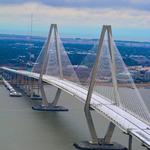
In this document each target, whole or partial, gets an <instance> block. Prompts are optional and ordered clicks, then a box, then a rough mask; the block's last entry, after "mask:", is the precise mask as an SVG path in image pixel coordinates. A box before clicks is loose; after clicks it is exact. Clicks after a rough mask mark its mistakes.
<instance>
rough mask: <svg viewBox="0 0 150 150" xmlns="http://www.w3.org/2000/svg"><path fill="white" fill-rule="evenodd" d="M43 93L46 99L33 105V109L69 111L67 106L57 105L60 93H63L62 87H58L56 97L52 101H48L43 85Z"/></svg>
mask: <svg viewBox="0 0 150 150" xmlns="http://www.w3.org/2000/svg"><path fill="white" fill-rule="evenodd" d="M41 94H42V98H43V99H44V100H45V101H43V100H42V104H40V105H36V106H33V107H32V109H33V110H38V111H68V109H67V108H65V107H63V106H58V105H57V103H58V100H59V97H60V94H61V89H59V88H58V89H57V92H56V95H55V98H54V100H53V102H52V103H48V101H47V98H46V95H45V91H44V87H42V90H41ZM44 97H45V98H44Z"/></svg>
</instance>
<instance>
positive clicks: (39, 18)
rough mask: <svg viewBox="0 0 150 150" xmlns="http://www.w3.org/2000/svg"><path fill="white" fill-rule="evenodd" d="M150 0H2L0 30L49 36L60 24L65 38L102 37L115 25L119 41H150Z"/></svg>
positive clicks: (1, 31) (7, 32) (114, 33)
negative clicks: (52, 27)
mask: <svg viewBox="0 0 150 150" xmlns="http://www.w3.org/2000/svg"><path fill="white" fill-rule="evenodd" d="M149 14H150V0H0V33H2V34H5V33H6V34H21V35H24V34H25V35H30V34H31V33H30V30H31V15H32V16H33V21H32V22H33V28H32V29H33V31H32V34H33V35H38V36H47V34H48V31H49V27H50V24H51V23H57V24H58V27H59V32H60V35H61V37H76V38H77V37H81V38H99V35H100V31H101V28H102V25H104V24H109V25H111V26H112V30H113V36H114V38H115V39H117V40H134V41H150V15H149Z"/></svg>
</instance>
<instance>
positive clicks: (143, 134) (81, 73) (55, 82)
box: [1, 24, 150, 150]
mask: <svg viewBox="0 0 150 150" xmlns="http://www.w3.org/2000/svg"><path fill="white" fill-rule="evenodd" d="M93 52H94V55H91V56H87V57H85V59H84V61H83V62H82V64H81V66H86V70H85V69H84V68H83V67H80V66H79V67H78V68H76V69H75V68H74V66H73V65H72V64H71V62H70V59H69V57H68V54H67V52H66V51H65V48H64V46H63V44H62V42H61V38H60V37H59V34H58V29H57V25H56V24H52V25H51V28H50V31H49V34H48V38H47V40H46V41H45V43H44V46H43V48H42V50H41V52H40V55H39V57H38V58H37V61H36V63H35V65H34V67H33V69H32V71H31V72H29V71H25V70H14V69H10V68H6V67H2V68H1V69H2V70H3V77H4V78H6V79H7V80H11V82H12V83H15V84H16V85H17V86H19V87H20V88H22V89H24V90H25V91H26V93H27V95H29V96H31V97H32V98H33V97H34V96H37V95H36V94H35V92H34V90H35V86H37V88H38V91H39V92H40V94H41V97H42V104H41V105H38V106H33V109H34V110H40V111H67V109H66V108H65V107H63V106H58V101H59V97H60V96H61V91H65V92H67V93H69V94H70V95H72V96H74V97H76V98H77V99H78V100H80V101H82V102H83V103H84V104H85V107H84V111H85V116H86V120H87V124H88V127H89V131H90V134H91V141H90V142H84V143H79V144H76V147H78V148H82V149H85V148H86V149H87V148H89V149H90V148H91V147H93V146H94V148H95V149H100V148H104V147H105V149H113V148H114V149H123V148H120V147H118V146H117V145H115V144H111V138H112V135H113V131H114V129H115V126H117V127H119V128H120V129H121V130H122V131H123V132H125V133H126V134H128V135H129V146H128V149H129V150H131V149H132V137H135V138H137V139H138V140H140V141H141V143H142V144H143V145H144V146H145V147H146V148H147V149H149V148H150V113H149V110H148V108H147V107H146V105H145V103H144V101H143V99H142V97H141V95H140V93H139V91H138V89H137V88H136V86H135V84H134V82H133V79H132V77H131V75H130V73H129V71H128V69H127V67H126V66H125V64H124V62H123V59H122V57H121V55H120V53H119V51H118V49H117V47H116V45H115V42H114V40H113V37H112V31H111V26H108V25H104V26H103V28H102V32H101V35H100V39H99V42H96V43H95V45H94V46H93ZM45 83H47V84H49V85H52V86H55V87H57V88H58V90H57V92H56V95H55V98H54V100H53V101H52V103H49V102H48V100H47V97H46V94H45V90H44V84H45ZM91 109H94V110H95V111H97V112H98V113H99V114H100V115H103V116H104V117H105V118H107V119H108V120H109V121H110V124H109V127H108V130H107V133H106V135H105V137H104V138H102V139H99V138H98V137H97V133H96V130H95V127H94V122H93V120H92V115H91ZM107 146H108V147H107ZM109 146H110V147H109ZM111 146H112V147H111ZM113 146H114V147H113ZM94 148H93V149H94Z"/></svg>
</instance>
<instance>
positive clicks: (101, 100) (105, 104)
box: [2, 67, 150, 148]
mask: <svg viewBox="0 0 150 150" xmlns="http://www.w3.org/2000/svg"><path fill="white" fill-rule="evenodd" d="M2 69H4V70H7V71H9V72H13V73H16V74H21V75H24V76H28V77H32V78H36V79H38V78H39V74H37V73H32V72H28V71H23V70H13V69H9V68H6V67H2ZM43 81H44V82H46V83H48V84H50V85H53V86H55V87H58V88H60V89H62V90H63V91H65V92H67V93H69V94H71V95H72V96H74V97H76V98H77V99H78V100H80V101H82V102H83V103H85V100H86V96H87V92H88V91H87V89H85V88H84V87H82V86H80V85H78V84H75V83H72V82H70V81H67V80H61V79H58V78H55V77H51V76H48V75H44V76H43ZM91 107H92V108H94V109H95V110H96V111H97V112H98V113H100V114H101V115H103V116H104V117H105V118H107V119H108V120H110V121H112V122H113V123H114V124H115V125H116V126H118V127H119V128H121V130H123V131H124V132H126V133H129V134H131V135H133V136H134V137H136V138H137V139H138V140H140V141H141V142H142V143H144V144H145V145H146V146H147V147H149V148H150V126H149V125H147V124H146V123H144V122H143V121H141V120H139V119H138V118H136V117H134V116H133V115H132V114H130V113H128V112H126V111H125V110H123V109H121V108H120V107H117V106H115V105H113V104H112V103H111V102H109V101H108V100H106V98H105V97H103V96H101V95H98V94H97V93H93V95H92V100H91Z"/></svg>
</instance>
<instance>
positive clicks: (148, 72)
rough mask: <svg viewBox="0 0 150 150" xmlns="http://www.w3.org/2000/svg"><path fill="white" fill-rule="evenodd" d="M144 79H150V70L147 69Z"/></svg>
mask: <svg viewBox="0 0 150 150" xmlns="http://www.w3.org/2000/svg"><path fill="white" fill-rule="evenodd" d="M144 80H145V81H150V71H146V72H145V74H144Z"/></svg>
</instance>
